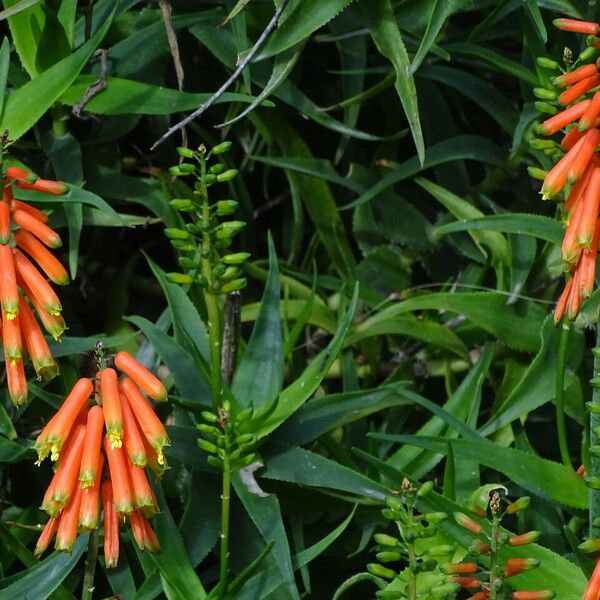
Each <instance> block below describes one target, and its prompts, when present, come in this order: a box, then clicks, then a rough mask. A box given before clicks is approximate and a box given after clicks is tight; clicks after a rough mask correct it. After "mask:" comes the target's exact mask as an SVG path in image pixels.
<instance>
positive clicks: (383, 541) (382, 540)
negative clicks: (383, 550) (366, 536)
mask: <svg viewBox="0 0 600 600" xmlns="http://www.w3.org/2000/svg"><path fill="white" fill-rule="evenodd" d="M373 539H374V540H375V542H377V543H378V544H379V545H380V546H390V547H391V548H394V547H396V546H398V545H399V544H400V542H399V541H398V538H395V537H393V536H391V535H388V534H387V533H376V534H375V535H374V536H373Z"/></svg>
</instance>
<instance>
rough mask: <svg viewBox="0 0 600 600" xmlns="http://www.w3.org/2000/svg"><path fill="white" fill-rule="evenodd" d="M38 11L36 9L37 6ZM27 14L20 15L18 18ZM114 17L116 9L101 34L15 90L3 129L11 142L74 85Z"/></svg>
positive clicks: (8, 101) (0, 123)
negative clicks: (6, 131) (8, 134)
mask: <svg viewBox="0 0 600 600" xmlns="http://www.w3.org/2000/svg"><path fill="white" fill-rule="evenodd" d="M36 8H37V7H36ZM25 14H26V11H25V12H23V13H19V15H18V16H19V17H20V16H22V15H25ZM113 16H114V9H113V11H112V13H111V14H110V16H109V18H108V19H106V21H105V22H104V23H103V24H102V26H101V27H100V28H99V29H98V31H97V32H96V33H95V34H94V35H93V36H92V37H91V38H90V39H89V41H87V42H86V43H85V44H84V45H83V46H81V48H79V49H78V50H76V51H75V52H74V53H73V54H72V55H71V56H68V57H67V58H65V59H63V60H61V61H60V62H59V63H57V64H55V65H54V66H53V67H50V68H49V69H48V70H47V71H44V72H43V73H42V74H41V75H38V76H37V77H35V78H34V79H32V80H31V81H29V82H27V83H26V84H25V85H22V86H21V87H19V88H18V89H16V90H15V91H14V92H13V93H12V94H11V95H10V96H9V97H8V98H7V99H6V102H5V107H4V113H3V114H2V118H1V119H0V130H2V131H3V130H5V129H8V131H9V133H10V139H11V140H13V141H15V140H18V139H19V138H20V137H21V136H22V135H23V134H24V133H25V132H27V131H28V130H29V129H30V128H31V127H32V126H33V125H35V123H37V121H38V120H39V119H40V118H41V117H42V115H43V114H44V113H45V112H46V111H47V110H48V109H49V108H50V107H51V106H52V104H54V102H55V101H56V100H57V99H58V98H59V97H60V96H61V95H62V94H63V93H64V92H65V90H66V89H68V87H69V86H70V85H71V83H72V82H73V80H74V79H75V77H77V75H78V74H79V73H80V71H81V70H82V69H83V67H84V66H85V65H86V64H87V62H88V60H89V58H90V57H91V55H92V54H93V52H94V50H95V49H96V48H97V47H98V46H99V45H100V42H101V41H102V39H103V38H104V35H105V34H106V32H107V31H108V28H109V27H110V25H111V23H112V19H113Z"/></svg>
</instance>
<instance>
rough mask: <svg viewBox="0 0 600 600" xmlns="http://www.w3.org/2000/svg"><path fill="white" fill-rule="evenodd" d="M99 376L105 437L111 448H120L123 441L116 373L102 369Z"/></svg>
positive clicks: (121, 411) (121, 413)
mask: <svg viewBox="0 0 600 600" xmlns="http://www.w3.org/2000/svg"><path fill="white" fill-rule="evenodd" d="M99 376H100V391H101V394H102V411H103V412H104V422H105V423H106V437H107V438H108V439H109V440H110V445H111V448H120V447H121V444H122V439H123V410H122V408H121V398H120V395H119V382H118V379H117V372H116V371H115V370H114V369H102V371H100V373H99Z"/></svg>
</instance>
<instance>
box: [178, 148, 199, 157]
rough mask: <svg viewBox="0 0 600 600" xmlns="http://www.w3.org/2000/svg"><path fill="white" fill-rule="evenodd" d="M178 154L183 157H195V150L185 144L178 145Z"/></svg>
mask: <svg viewBox="0 0 600 600" xmlns="http://www.w3.org/2000/svg"><path fill="white" fill-rule="evenodd" d="M177 154H179V156H181V157H183V158H194V156H195V155H194V151H193V150H190V149H189V148H185V147H184V146H178V147H177Z"/></svg>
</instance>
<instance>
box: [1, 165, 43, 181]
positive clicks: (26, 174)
mask: <svg viewBox="0 0 600 600" xmlns="http://www.w3.org/2000/svg"><path fill="white" fill-rule="evenodd" d="M6 176H7V177H8V178H9V179H14V180H15V181H19V182H20V183H29V184H31V183H35V182H36V181H37V180H38V176H37V175H36V174H35V173H32V172H31V171H28V170H27V169H21V168H20V167H8V169H6Z"/></svg>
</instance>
